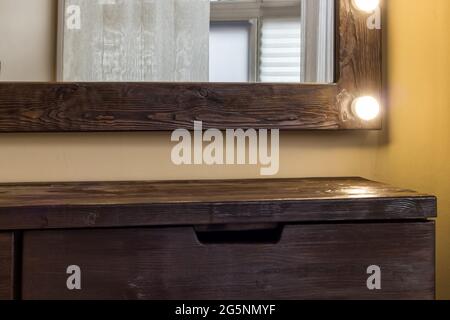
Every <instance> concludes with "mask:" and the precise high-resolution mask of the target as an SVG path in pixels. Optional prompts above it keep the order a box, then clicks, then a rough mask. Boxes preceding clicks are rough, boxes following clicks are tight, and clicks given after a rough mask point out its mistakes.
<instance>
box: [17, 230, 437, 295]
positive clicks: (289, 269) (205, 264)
mask: <svg viewBox="0 0 450 320" xmlns="http://www.w3.org/2000/svg"><path fill="white" fill-rule="evenodd" d="M434 241H435V239H434V223H433V222H423V223H389V224H384V223H381V224H373V223H372V224H370V223H368V224H325V225H288V226H285V227H284V231H283V232H282V235H281V239H280V241H279V242H278V243H265V242H261V243H241V242H236V243H232V244H230V243H220V244H210V243H208V244H207V243H199V240H198V239H197V237H196V234H195V233H194V231H193V229H192V228H189V227H175V228H149V229H146V228H140V229H131V230H130V229H122V230H120V229H119V230H75V231H61V230H57V231H31V232H26V233H25V240H24V257H25V258H24V268H23V269H24V281H23V294H24V298H25V299H176V300H186V299H187V300H193V299H217V300H228V299H237V300H238V299H254V300H259V299H264V300H265V299H269V300H271V299H434ZM43 257H45V258H43ZM73 264H76V265H79V266H80V267H81V272H82V277H81V278H82V284H81V285H82V290H74V291H69V290H67V288H66V279H67V274H66V268H67V267H68V266H69V265H73ZM374 264H376V265H378V266H379V267H380V268H381V272H382V274H381V287H382V289H381V290H374V291H371V290H368V288H367V286H366V281H367V278H368V275H367V272H366V270H367V268H368V267H369V266H371V265H374Z"/></svg>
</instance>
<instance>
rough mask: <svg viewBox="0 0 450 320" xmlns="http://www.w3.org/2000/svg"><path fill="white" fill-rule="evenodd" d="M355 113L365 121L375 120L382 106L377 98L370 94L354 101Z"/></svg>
mask: <svg viewBox="0 0 450 320" xmlns="http://www.w3.org/2000/svg"><path fill="white" fill-rule="evenodd" d="M352 110H353V113H354V114H355V115H356V116H357V117H358V118H360V119H361V120H364V121H371V120H374V119H375V118H376V117H378V115H379V114H380V111H381V107H380V104H379V103H378V101H377V99H375V98H373V97H369V96H365V97H359V98H356V99H355V100H354V101H353V104H352Z"/></svg>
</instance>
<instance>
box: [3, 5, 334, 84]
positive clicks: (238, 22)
mask: <svg viewBox="0 0 450 320" xmlns="http://www.w3.org/2000/svg"><path fill="white" fill-rule="evenodd" d="M39 1H42V0H39ZM334 6H335V0H59V2H58V8H57V11H58V12H57V21H55V24H57V25H56V26H55V28H54V29H52V30H54V33H55V35H54V37H55V39H57V41H56V42H57V50H56V54H55V55H53V57H54V60H55V66H56V67H55V71H54V72H55V73H56V76H55V79H56V80H57V81H62V82H73V81H88V82H90V81H95V82H111V81H112V82H116V81H145V82H221V83H222V82H264V83H331V82H333V80H334V47H335V46H334V38H335V34H334V33H335V8H334ZM5 9H6V10H7V9H8V8H5ZM17 20H20V17H17V18H16V19H9V23H10V24H12V25H10V26H9V29H8V32H10V33H14V32H16V30H15V29H16V28H21V29H23V26H22V27H18V26H16V25H15V23H14V21H17ZM20 32H25V31H24V30H21V31H20ZM27 32H29V33H31V35H30V37H31V38H32V33H33V28H29V29H28V31H27ZM52 32H53V31H52ZM0 33H1V31H0ZM9 38H10V39H14V37H12V36H11V35H9ZM12 41H14V40H12ZM0 53H1V52H0ZM0 59H1V57H0ZM16 59H17V58H16ZM2 62H3V64H4V68H7V67H8V61H2ZM13 78H14V77H13ZM0 80H2V81H10V80H17V79H16V78H15V79H8V76H4V75H3V76H2V75H1V73H0ZM19 80H23V81H29V79H19Z"/></svg>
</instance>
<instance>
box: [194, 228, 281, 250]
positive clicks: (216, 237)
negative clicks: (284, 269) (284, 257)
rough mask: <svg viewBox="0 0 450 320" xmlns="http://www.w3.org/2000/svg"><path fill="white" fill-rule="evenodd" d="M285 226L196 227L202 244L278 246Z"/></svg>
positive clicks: (196, 232) (195, 229)
mask: <svg viewBox="0 0 450 320" xmlns="http://www.w3.org/2000/svg"><path fill="white" fill-rule="evenodd" d="M283 229H284V225H281V224H256V225H255V224H254V225H239V224H237V225H213V226H195V227H194V231H195V234H196V236H197V239H198V241H199V242H200V243H201V244H204V245H208V244H276V243H278V242H279V241H280V239H281V235H282V234H283Z"/></svg>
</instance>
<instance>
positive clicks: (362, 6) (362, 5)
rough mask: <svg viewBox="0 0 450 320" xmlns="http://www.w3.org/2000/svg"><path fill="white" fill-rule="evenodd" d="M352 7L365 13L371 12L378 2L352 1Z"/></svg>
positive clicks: (366, 0) (376, 0)
mask: <svg viewBox="0 0 450 320" xmlns="http://www.w3.org/2000/svg"><path fill="white" fill-rule="evenodd" d="M353 5H354V6H355V7H356V8H357V9H359V10H361V11H365V12H373V11H374V10H375V9H376V8H378V6H379V5H380V0H353Z"/></svg>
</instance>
